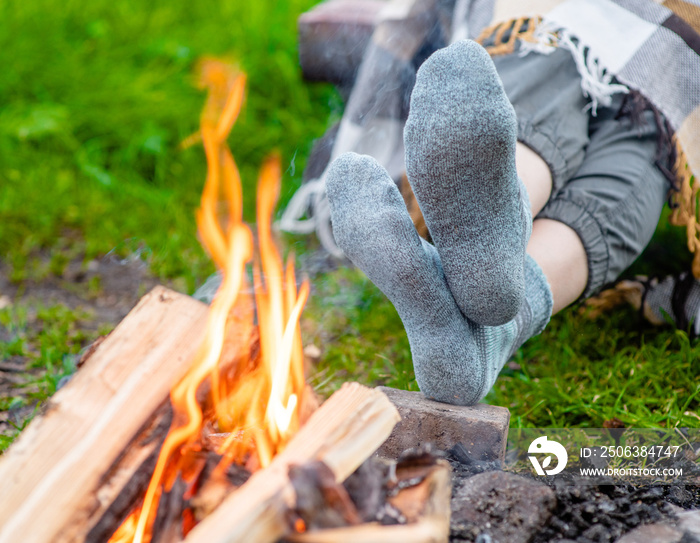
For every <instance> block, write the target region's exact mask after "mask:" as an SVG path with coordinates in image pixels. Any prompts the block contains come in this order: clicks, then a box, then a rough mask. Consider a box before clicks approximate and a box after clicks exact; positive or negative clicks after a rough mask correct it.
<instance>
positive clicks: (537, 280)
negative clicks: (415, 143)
mask: <svg viewBox="0 0 700 543" xmlns="http://www.w3.org/2000/svg"><path fill="white" fill-rule="evenodd" d="M326 183H327V190H328V199H329V203H330V208H331V220H332V225H333V235H334V236H335V240H336V242H337V243H338V245H339V246H340V248H341V249H343V251H344V252H345V254H346V255H347V256H348V258H349V259H350V260H352V262H353V263H354V264H355V265H356V266H358V267H359V268H360V269H362V270H363V271H364V272H365V273H366V274H367V276H368V277H369V278H370V279H371V280H372V282H374V284H376V285H377V286H378V287H379V288H380V289H381V290H382V292H384V294H386V295H387V297H388V298H389V299H390V300H391V302H392V303H393V304H394V306H395V307H396V310H397V311H398V313H399V316H400V317H401V320H402V321H403V324H404V327H405V328H406V333H407V335H408V340H409V342H410V344H411V354H412V357H413V365H414V369H415V373H416V380H417V381H418V385H419V386H420V388H421V390H422V391H423V392H424V393H425V394H426V396H428V397H431V398H434V399H436V400H439V401H442V402H447V403H453V404H461V405H471V404H475V403H476V402H478V401H479V400H480V399H481V398H483V397H484V396H485V395H486V393H487V392H488V391H489V389H490V388H491V386H492V385H493V383H494V381H495V380H496V377H497V376H498V373H499V371H500V370H501V368H502V367H503V364H505V362H506V361H507V360H508V358H509V357H510V355H511V354H512V352H514V351H515V349H516V348H517V347H518V346H520V344H522V343H523V342H524V341H525V340H526V339H527V338H529V337H531V336H532V335H534V334H537V333H539V332H540V331H541V330H542V329H543V328H544V326H545V325H546V323H547V321H548V320H549V316H550V314H551V311H552V295H551V292H550V290H549V286H548V284H547V281H546V279H545V277H544V274H543V273H542V271H541V270H540V268H539V267H538V266H537V264H535V262H534V261H533V260H532V259H530V258H529V257H528V260H527V262H526V271H525V275H526V278H527V292H526V296H525V301H524V303H522V304H521V308H520V311H519V312H518V314H517V315H516V317H515V318H514V319H513V320H512V321H511V322H508V323H507V324H504V325H501V326H495V327H489V326H482V325H479V324H476V323H474V322H471V321H469V320H468V319H466V318H465V317H464V315H462V313H461V311H460V310H459V307H457V304H456V302H455V300H454V298H453V296H452V293H451V292H450V289H449V287H448V285H447V282H446V280H445V276H444V273H443V270H442V265H441V263H440V257H439V256H438V253H437V251H436V249H435V247H433V246H432V245H430V244H429V243H428V242H426V241H425V240H422V239H421V238H420V237H419V236H418V234H417V233H416V230H415V228H414V227H413V223H412V221H411V218H410V216H409V215H408V211H407V210H406V206H405V204H404V202H403V198H402V197H401V195H400V194H399V191H398V189H397V188H396V185H395V184H394V182H393V181H392V180H391V178H390V177H389V175H388V174H387V173H386V171H385V170H384V169H383V168H382V167H381V166H380V165H379V164H378V163H377V162H376V161H375V160H374V159H372V158H370V157H367V156H360V155H357V154H354V153H346V154H344V155H341V156H340V157H339V158H338V159H336V160H335V161H334V162H333V163H332V164H331V166H330V168H329V170H328V172H327V177H326Z"/></svg>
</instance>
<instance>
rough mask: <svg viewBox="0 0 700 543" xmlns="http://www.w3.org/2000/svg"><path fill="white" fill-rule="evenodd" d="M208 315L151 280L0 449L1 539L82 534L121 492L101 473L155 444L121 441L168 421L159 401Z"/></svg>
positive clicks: (1, 542) (2, 542)
mask: <svg viewBox="0 0 700 543" xmlns="http://www.w3.org/2000/svg"><path fill="white" fill-rule="evenodd" d="M206 314H207V306H206V305H205V304H202V303H200V302H197V301H196V300H194V299H192V298H190V297H188V296H184V295H181V294H178V293H176V292H173V291H170V290H168V289H166V288H164V287H156V288H155V289H153V290H152V291H151V292H150V293H149V294H147V295H146V296H144V297H143V298H142V299H141V301H140V302H139V304H138V305H137V306H136V307H135V308H134V309H133V310H132V311H131V312H130V313H129V315H127V317H126V318H125V319H124V320H123V321H122V322H121V324H119V326H117V328H116V329H115V330H114V331H113V332H112V333H111V334H110V335H109V336H108V337H107V338H106V339H105V340H104V341H103V342H102V344H101V345H100V346H99V347H98V348H97V350H96V351H95V353H94V354H93V355H92V356H91V357H90V359H89V360H88V361H87V362H86V364H85V365H84V367H82V368H81V369H80V371H78V372H77V374H76V375H75V376H74V377H73V379H72V380H71V381H70V382H69V383H68V384H67V385H66V386H65V387H64V388H62V389H61V390H59V391H58V392H57V393H56V395H55V396H54V397H53V398H52V399H51V401H50V402H49V404H48V406H47V407H46V409H45V411H44V413H43V414H42V415H40V416H38V417H37V418H36V419H35V420H33V421H32V423H31V424H30V425H29V426H28V427H27V428H26V429H25V430H24V432H22V435H21V436H20V437H19V439H18V440H17V442H16V443H14V444H13V445H12V446H11V447H10V449H9V450H8V451H7V452H6V453H5V454H4V455H3V457H2V458H0V481H2V492H1V493H0V543H10V542H12V543H15V542H17V541H37V542H40V541H60V542H63V541H81V540H85V538H86V537H87V534H88V532H89V531H90V529H91V522H92V519H93V518H94V513H95V512H96V511H99V510H100V508H102V507H103V506H104V504H105V503H111V501H110V499H111V498H110V496H112V495H113V494H114V492H117V493H118V492H119V489H118V488H114V489H112V490H110V489H109V488H105V487H104V483H105V481H104V477H105V476H106V474H110V472H111V471H112V472H113V471H114V467H115V466H119V465H122V467H123V466H124V465H125V464H124V463H125V462H126V464H127V465H128V466H130V467H129V469H135V467H136V466H140V465H141V464H142V463H143V461H144V460H145V458H146V457H148V455H149V454H152V453H153V450H155V449H156V448H157V447H156V446H157V440H156V442H155V443H153V440H152V441H151V443H152V444H151V445H148V444H144V443H140V445H142V446H143V447H142V448H137V449H134V450H131V453H132V454H131V456H130V448H129V444H130V443H133V442H134V441H135V440H137V441H138V439H139V436H141V437H142V438H143V436H144V432H146V433H147V434H148V432H149V431H150V430H149V428H150V429H153V428H159V427H161V426H166V427H167V423H166V424H165V425H163V424H160V425H159V421H161V422H162V417H163V416H167V410H166V411H163V406H164V405H166V402H167V399H168V394H169V391H170V388H171V387H172V386H173V384H174V383H176V382H177V381H178V380H179V379H181V378H182V377H183V376H184V374H185V373H186V372H187V370H188V368H189V366H190V363H191V360H192V357H193V356H194V355H195V352H196V350H197V348H198V347H199V344H200V342H201V338H202V337H203V335H204V327H205V323H206ZM154 425H155V426H154ZM160 433H162V432H156V434H160ZM120 459H121V460H122V462H121V464H120ZM118 471H119V470H118V469H117V472H118ZM127 471H128V469H127ZM112 475H113V476H115V477H116V479H113V482H114V481H116V480H119V479H120V477H121V479H124V480H129V476H127V477H123V474H122V473H112ZM107 486H108V487H109V485H107ZM113 486H114V485H113ZM118 486H119V485H118V484H116V487H118ZM105 494H108V496H107V495H105Z"/></svg>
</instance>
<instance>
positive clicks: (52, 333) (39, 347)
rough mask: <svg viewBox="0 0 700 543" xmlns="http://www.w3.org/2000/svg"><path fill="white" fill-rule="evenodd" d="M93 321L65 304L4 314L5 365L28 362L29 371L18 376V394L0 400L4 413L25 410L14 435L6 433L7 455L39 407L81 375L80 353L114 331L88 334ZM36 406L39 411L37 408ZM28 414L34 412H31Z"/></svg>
mask: <svg viewBox="0 0 700 543" xmlns="http://www.w3.org/2000/svg"><path fill="white" fill-rule="evenodd" d="M92 318H93V316H92V315H90V314H88V313H85V312H83V311H73V310H70V309H68V308H66V307H65V306H63V305H51V306H38V307H28V306H26V305H16V306H13V307H12V308H8V309H3V310H0V326H2V327H3V328H4V330H5V332H6V334H7V335H8V336H9V339H8V340H7V341H2V342H0V360H3V361H7V360H19V359H21V360H24V361H27V362H28V363H27V364H26V369H27V371H26V372H23V373H13V374H12V375H13V376H14V377H15V378H16V380H17V382H16V383H13V386H12V392H10V393H9V394H5V395H3V396H2V397H0V411H14V410H21V408H23V407H29V408H30V409H28V410H26V409H25V410H21V412H23V413H24V415H23V416H22V417H21V420H17V421H15V420H12V417H11V418H10V425H11V426H12V427H13V431H12V432H10V434H9V435H2V434H0V452H2V451H3V450H4V449H5V448H7V446H9V444H10V443H11V442H12V440H13V439H14V438H15V437H16V436H17V434H18V433H19V431H20V430H21V429H22V428H24V426H26V424H27V423H28V422H29V421H30V420H31V418H32V417H33V416H34V413H35V412H36V408H38V406H39V405H40V404H41V403H42V402H43V401H44V400H46V399H47V398H48V397H50V396H51V395H53V394H54V393H55V392H56V389H57V387H58V386H59V382H60V381H61V379H63V378H64V377H68V376H70V375H72V374H73V373H74V372H75V369H76V362H77V359H78V354H79V353H80V351H81V349H83V348H84V347H85V346H86V345H88V344H89V343H91V342H92V341H94V340H95V339H97V337H98V336H99V335H101V334H104V333H107V332H108V331H109V330H108V329H106V328H103V329H101V330H96V331H93V332H87V331H86V330H85V326H84V324H85V323H86V322H88V321H89V320H90V319H92ZM32 407H34V409H31V408H32ZM27 411H28V412H27Z"/></svg>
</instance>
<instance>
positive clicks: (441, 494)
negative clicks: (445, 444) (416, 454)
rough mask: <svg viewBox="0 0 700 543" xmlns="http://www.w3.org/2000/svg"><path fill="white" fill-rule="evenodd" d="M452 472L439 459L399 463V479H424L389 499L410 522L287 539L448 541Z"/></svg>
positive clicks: (309, 542) (311, 542)
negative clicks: (427, 462) (430, 462)
mask: <svg viewBox="0 0 700 543" xmlns="http://www.w3.org/2000/svg"><path fill="white" fill-rule="evenodd" d="M450 471H451V470H450V465H449V464H448V463H447V462H446V461H445V460H438V461H437V462H436V463H435V464H434V465H431V466H418V467H408V468H405V469H402V468H401V464H399V465H398V466H397V473H396V478H397V480H400V481H405V480H407V479H411V478H413V477H415V478H417V479H421V478H422V481H421V482H420V483H418V484H416V485H413V486H408V487H407V488H403V489H402V490H400V491H399V492H398V494H396V495H395V496H393V497H391V498H389V500H388V501H389V503H390V504H391V505H392V506H393V507H395V508H396V509H397V510H398V511H400V512H401V514H402V515H403V516H404V517H405V518H406V521H407V524H402V525H394V526H380V525H378V524H376V523H372V524H363V525H360V526H350V527H347V528H333V529H326V530H318V531H315V532H307V533H303V534H294V535H291V536H288V537H287V538H285V542H289V543H394V542H396V541H401V543H445V542H447V540H448V539H449V535H450V515H451V510H450V497H451V495H452V478H451V476H450ZM426 472H427V475H426Z"/></svg>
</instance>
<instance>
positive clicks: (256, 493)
mask: <svg viewBox="0 0 700 543" xmlns="http://www.w3.org/2000/svg"><path fill="white" fill-rule="evenodd" d="M398 420H399V415H398V412H397V411H396V408H395V407H394V406H393V405H392V404H391V402H390V401H389V400H388V398H387V397H386V396H385V395H384V394H383V393H382V392H380V391H378V390H376V389H369V388H366V387H363V386H361V385H359V384H357V383H346V384H345V385H343V387H342V388H341V389H340V390H339V391H338V392H336V393H335V394H333V396H331V397H330V398H329V399H328V400H327V401H326V402H325V403H324V404H323V405H322V406H321V407H320V408H319V409H318V410H317V411H316V412H315V413H314V414H313V415H312V416H311V418H310V419H309V420H308V421H307V422H306V424H305V425H304V426H303V427H302V428H301V430H300V431H299V433H297V435H296V436H294V438H293V439H292V440H291V441H290V442H289V445H288V446H287V448H286V449H285V450H284V451H282V453H280V454H279V455H278V456H277V457H276V458H275V459H274V460H273V461H272V463H271V464H270V465H269V466H268V467H267V468H266V469H264V470H260V471H258V472H256V473H255V474H254V475H253V476H252V477H251V478H250V479H249V480H248V482H246V483H245V484H244V485H243V486H242V487H241V488H239V489H238V490H237V491H236V492H234V493H233V494H231V495H230V496H229V497H228V498H227V499H226V500H224V502H223V503H222V504H221V505H220V506H219V507H218V509H217V510H216V511H214V513H212V514H211V515H210V516H209V517H207V518H206V519H204V520H203V521H202V522H201V523H200V524H198V525H197V526H196V527H195V528H194V529H193V530H192V531H191V532H190V533H189V534H188V536H187V538H186V539H185V541H186V543H234V542H248V541H255V542H257V543H268V542H273V541H277V540H278V539H279V538H281V537H283V536H285V535H288V534H289V533H290V532H291V526H290V521H289V518H288V517H289V515H288V513H289V511H290V509H291V508H293V506H294V501H295V496H294V489H293V487H292V484H291V482H290V481H289V477H288V470H289V466H291V465H294V464H302V463H304V462H308V461H312V460H319V461H322V462H324V463H325V464H326V465H327V466H328V467H329V468H330V469H331V470H332V471H333V473H334V474H335V477H336V480H337V481H339V482H342V481H344V480H345V479H346V478H347V477H348V476H349V475H350V474H351V473H352V472H354V471H355V470H356V469H357V467H358V466H359V465H360V464H362V462H364V460H365V459H366V458H368V457H369V456H370V455H371V454H372V453H374V452H375V451H376V450H377V448H378V447H379V446H380V445H381V444H382V443H383V442H384V440H385V439H386V438H387V437H388V436H389V434H390V433H391V430H392V429H393V427H394V425H395V424H396V423H397V422H398Z"/></svg>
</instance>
